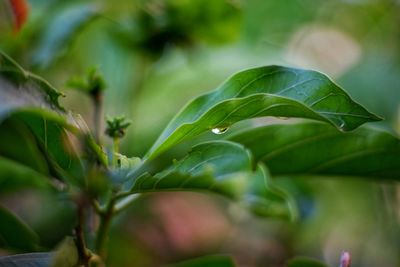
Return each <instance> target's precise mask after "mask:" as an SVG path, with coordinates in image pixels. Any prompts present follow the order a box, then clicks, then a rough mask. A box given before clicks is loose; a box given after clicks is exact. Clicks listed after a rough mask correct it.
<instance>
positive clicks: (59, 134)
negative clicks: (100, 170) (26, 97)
mask: <svg viewBox="0 0 400 267" xmlns="http://www.w3.org/2000/svg"><path fill="white" fill-rule="evenodd" d="M13 118H14V119H18V120H20V121H23V122H24V123H25V124H26V125H28V127H29V128H30V129H31V131H32V132H33V133H34V135H35V136H36V138H37V139H38V142H39V144H40V145H41V146H42V147H43V149H44V151H45V153H46V155H47V160H48V161H49V164H50V165H51V166H52V167H53V168H54V170H55V171H56V172H57V173H58V175H59V176H60V178H63V179H64V180H66V181H68V182H70V183H75V184H76V183H77V182H78V183H79V182H81V180H82V179H83V175H84V168H83V165H82V162H81V160H80V159H79V157H78V151H76V149H77V148H76V147H75V146H76V145H77V144H75V145H74V144H73V143H72V142H71V140H70V136H69V135H68V134H67V132H66V130H65V129H64V128H63V126H68V125H66V124H65V123H64V124H62V123H60V122H59V121H54V120H48V119H46V118H42V117H40V116H36V115H35V114H33V113H32V112H19V113H18V114H15V115H14V116H13ZM76 179H78V180H76ZM79 180H80V181H79Z"/></svg>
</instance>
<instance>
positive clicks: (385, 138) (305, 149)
mask: <svg viewBox="0 0 400 267" xmlns="http://www.w3.org/2000/svg"><path fill="white" fill-rule="evenodd" d="M230 140H232V141H234V142H238V143H241V144H243V145H244V146H245V147H247V148H248V149H250V150H251V151H252V153H253V155H254V157H255V159H256V160H257V161H262V162H264V163H265V164H266V165H267V166H268V168H269V169H270V171H271V173H272V174H273V175H319V176H321V175H322V176H323V175H330V176H369V177H378V178H386V179H394V180H399V179H400V164H399V162H400V139H398V138H396V137H394V136H392V135H391V134H389V133H386V132H383V131H380V130H375V129H370V128H360V129H357V130H356V131H353V132H349V133H343V132H340V131H338V130H337V129H335V128H333V127H331V126H329V125H325V124H321V123H297V124H291V125H270V126H264V127H259V128H255V129H250V130H246V131H243V132H241V133H238V134H236V135H234V136H232V137H231V138H230Z"/></svg>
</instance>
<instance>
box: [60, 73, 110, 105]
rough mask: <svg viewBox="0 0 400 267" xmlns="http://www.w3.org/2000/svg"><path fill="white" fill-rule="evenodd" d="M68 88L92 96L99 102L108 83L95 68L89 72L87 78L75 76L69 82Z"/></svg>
mask: <svg viewBox="0 0 400 267" xmlns="http://www.w3.org/2000/svg"><path fill="white" fill-rule="evenodd" d="M67 86H68V87H70V88H72V89H77V90H80V91H83V92H85V93H87V94H89V95H90V96H92V97H93V98H94V99H95V100H96V101H99V100H100V99H97V98H100V95H101V92H102V91H104V90H105V88H106V83H105V80H104V78H103V76H102V75H101V74H100V73H99V71H98V70H97V68H95V67H93V68H90V69H89V70H88V71H87V74H86V76H85V77H80V76H75V77H72V78H71V79H70V80H69V81H68V82H67Z"/></svg>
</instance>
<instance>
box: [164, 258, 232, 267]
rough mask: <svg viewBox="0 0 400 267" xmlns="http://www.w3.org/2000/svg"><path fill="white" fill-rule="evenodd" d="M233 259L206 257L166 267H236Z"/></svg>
mask: <svg viewBox="0 0 400 267" xmlns="http://www.w3.org/2000/svg"><path fill="white" fill-rule="evenodd" d="M235 266H236V264H235V263H234V262H233V260H232V258H231V257H229V256H223V255H212V256H205V257H201V258H197V259H192V260H187V261H184V262H180V263H176V264H172V265H168V266H165V267H235Z"/></svg>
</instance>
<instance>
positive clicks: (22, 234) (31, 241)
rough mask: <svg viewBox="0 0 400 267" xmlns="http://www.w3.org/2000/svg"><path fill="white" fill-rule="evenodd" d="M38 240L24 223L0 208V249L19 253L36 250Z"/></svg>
mask: <svg viewBox="0 0 400 267" xmlns="http://www.w3.org/2000/svg"><path fill="white" fill-rule="evenodd" d="M38 242H39V238H38V236H37V235H36V233H34V232H33V231H32V230H31V229H30V228H29V227H28V226H27V225H26V224H25V223H23V222H22V221H21V220H20V219H18V218H17V217H16V216H15V215H14V214H12V213H11V212H10V211H9V210H7V209H6V208H4V207H2V206H0V247H2V248H8V249H15V250H21V251H32V250H36V249H38Z"/></svg>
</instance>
